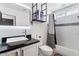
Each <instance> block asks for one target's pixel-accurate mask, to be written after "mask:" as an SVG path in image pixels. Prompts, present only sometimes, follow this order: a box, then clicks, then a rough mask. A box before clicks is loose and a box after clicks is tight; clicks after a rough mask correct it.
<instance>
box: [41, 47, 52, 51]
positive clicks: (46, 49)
mask: <svg viewBox="0 0 79 59" xmlns="http://www.w3.org/2000/svg"><path fill="white" fill-rule="evenodd" d="M40 49H42V50H44V51H53V49H52V48H51V47H49V46H41V47H40Z"/></svg>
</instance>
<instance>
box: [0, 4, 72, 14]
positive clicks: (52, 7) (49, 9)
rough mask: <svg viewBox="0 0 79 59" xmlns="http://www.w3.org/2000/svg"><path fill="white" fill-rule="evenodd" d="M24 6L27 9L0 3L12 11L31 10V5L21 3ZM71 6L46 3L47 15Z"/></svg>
mask: <svg viewBox="0 0 79 59" xmlns="http://www.w3.org/2000/svg"><path fill="white" fill-rule="evenodd" d="M21 4H22V5H24V6H27V7H28V8H29V9H28V8H25V7H23V6H20V5H17V4H16V3H0V5H2V6H6V7H8V8H12V9H16V10H19V11H27V10H31V8H32V3H21ZM69 5H71V4H70V3H47V13H48V14H49V13H51V12H52V11H54V10H57V9H60V8H63V7H66V6H69Z"/></svg>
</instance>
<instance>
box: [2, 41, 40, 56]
mask: <svg viewBox="0 0 79 59" xmlns="http://www.w3.org/2000/svg"><path fill="white" fill-rule="evenodd" d="M16 43H18V42H16ZM38 44H39V41H38V40H36V39H31V40H28V41H25V42H24V43H23V44H20V45H15V46H9V45H6V46H7V49H5V50H3V51H0V56H38Z"/></svg>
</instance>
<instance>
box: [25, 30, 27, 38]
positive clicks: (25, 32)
mask: <svg viewBox="0 0 79 59" xmlns="http://www.w3.org/2000/svg"><path fill="white" fill-rule="evenodd" d="M26 36H27V35H26V29H25V37H26Z"/></svg>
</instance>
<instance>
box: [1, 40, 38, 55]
mask: <svg viewBox="0 0 79 59" xmlns="http://www.w3.org/2000/svg"><path fill="white" fill-rule="evenodd" d="M18 42H19V41H18ZM18 42H13V43H14V44H16V43H18ZM38 42H39V40H36V39H31V40H28V41H27V40H24V43H22V44H18V45H14V46H10V45H9V44H7V45H5V46H7V48H6V49H4V50H2V51H0V54H1V53H5V52H8V51H11V50H14V49H18V48H22V47H24V46H29V45H32V44H35V43H38ZM3 47H4V46H3Z"/></svg>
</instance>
